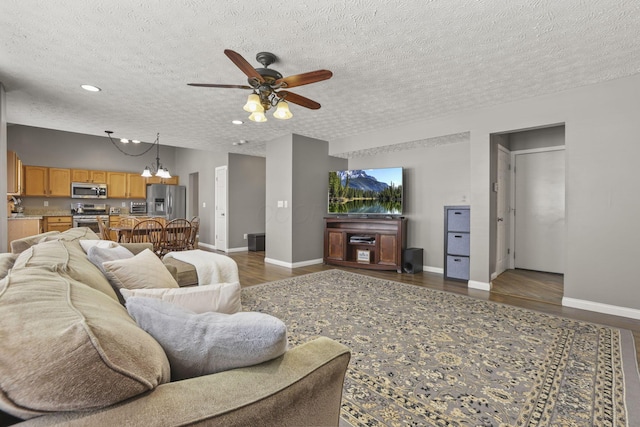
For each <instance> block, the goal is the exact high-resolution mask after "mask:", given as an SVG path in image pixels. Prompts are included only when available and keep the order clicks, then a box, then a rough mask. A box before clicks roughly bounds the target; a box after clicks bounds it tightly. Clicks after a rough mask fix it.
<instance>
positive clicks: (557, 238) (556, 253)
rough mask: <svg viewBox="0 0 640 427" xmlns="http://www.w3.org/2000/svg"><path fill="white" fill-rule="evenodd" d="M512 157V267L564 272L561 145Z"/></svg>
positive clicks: (563, 180) (562, 157) (563, 188)
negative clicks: (513, 247)
mask: <svg viewBox="0 0 640 427" xmlns="http://www.w3.org/2000/svg"><path fill="white" fill-rule="evenodd" d="M514 157H515V162H514V165H515V168H514V170H515V191H514V194H515V212H514V213H515V216H514V221H515V233H514V234H515V236H514V237H515V251H514V257H515V258H514V263H515V268H524V269H528V270H537V271H546V272H550V273H564V229H565V152H564V148H562V149H547V150H545V151H541V150H538V151H533V150H532V151H529V152H516V153H514Z"/></svg>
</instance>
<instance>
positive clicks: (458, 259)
mask: <svg viewBox="0 0 640 427" xmlns="http://www.w3.org/2000/svg"><path fill="white" fill-rule="evenodd" d="M453 260H454V261H455V262H460V261H462V260H461V259H460V258H454V259H453Z"/></svg>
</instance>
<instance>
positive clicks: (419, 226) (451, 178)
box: [349, 141, 470, 271]
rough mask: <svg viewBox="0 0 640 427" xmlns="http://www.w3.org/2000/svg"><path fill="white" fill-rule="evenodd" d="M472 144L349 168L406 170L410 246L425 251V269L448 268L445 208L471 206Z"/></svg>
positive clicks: (393, 155)
mask: <svg viewBox="0 0 640 427" xmlns="http://www.w3.org/2000/svg"><path fill="white" fill-rule="evenodd" d="M469 155H470V154H469V142H468V141H467V142H458V143H452V144H446V145H441V146H436V147H431V148H420V149H415V150H407V151H399V152H390V153H385V154H379V155H376V156H369V157H357V158H354V159H350V160H349V169H370V168H381V167H396V166H402V167H403V168H404V183H403V186H404V195H403V197H404V214H403V215H404V216H405V217H406V218H407V220H408V221H407V243H406V246H407V247H408V248H409V247H417V248H423V249H424V260H423V262H424V266H425V268H426V267H432V268H435V269H436V271H438V270H437V269H442V268H443V267H444V206H449V205H468V204H469V192H470V187H469V180H470V177H469Z"/></svg>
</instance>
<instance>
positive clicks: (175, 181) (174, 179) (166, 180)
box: [147, 176, 180, 185]
mask: <svg viewBox="0 0 640 427" xmlns="http://www.w3.org/2000/svg"><path fill="white" fill-rule="evenodd" d="M179 183H180V178H179V177H178V176H172V177H171V178H160V177H159V176H152V177H150V178H147V184H168V185H178V184H179Z"/></svg>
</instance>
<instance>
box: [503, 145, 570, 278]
mask: <svg viewBox="0 0 640 427" xmlns="http://www.w3.org/2000/svg"><path fill="white" fill-rule="evenodd" d="M561 150H563V151H565V153H566V145H555V146H551V147H541V148H532V149H528V150H518V151H512V152H511V171H510V175H511V176H510V178H509V179H510V181H511V188H510V192H511V196H510V200H509V204H510V206H511V208H510V209H509V247H510V248H511V249H512V250H511V251H510V253H509V268H510V269H514V268H515V265H516V261H515V258H514V254H515V247H516V229H515V227H516V221H515V213H516V212H515V206H516V185H515V182H516V175H515V174H516V167H515V166H516V156H518V155H521V154H532V153H544V152H549V151H561ZM565 155H566V154H565ZM564 175H565V176H564V178H565V200H566V184H567V183H566V179H567V171H566V169H565V174H564ZM565 207H566V203H565ZM565 228H566V224H565Z"/></svg>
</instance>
